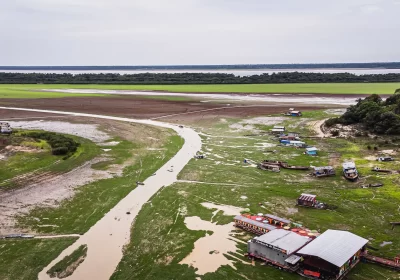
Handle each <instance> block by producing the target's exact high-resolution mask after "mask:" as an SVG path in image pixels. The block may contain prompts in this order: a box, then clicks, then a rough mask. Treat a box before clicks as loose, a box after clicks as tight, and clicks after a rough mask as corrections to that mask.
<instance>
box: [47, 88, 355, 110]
mask: <svg viewBox="0 0 400 280" xmlns="http://www.w3.org/2000/svg"><path fill="white" fill-rule="evenodd" d="M43 91H47V92H63V93H74V94H76V93H84V94H92V93H93V94H110V95H136V96H177V97H191V98H202V99H211V100H214V101H215V100H223V101H229V100H231V101H244V102H249V101H250V102H281V103H305V104H337V105H344V106H349V105H353V104H354V103H356V100H357V98H358V96H356V97H354V96H353V97H348V96H345V95H339V96H337V97H335V96H329V95H323V94H322V95H317V94H287V93H284V94H279V93H276V94H224V93H218V94H217V93H178V92H156V91H147V92H146V91H129V90H96V89H43Z"/></svg>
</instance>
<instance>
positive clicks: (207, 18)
mask: <svg viewBox="0 0 400 280" xmlns="http://www.w3.org/2000/svg"><path fill="white" fill-rule="evenodd" d="M398 3H399V1H398V0H335V1H320V0H304V1H298V0H284V1H269V0H251V1H242V0H230V1H227V0H169V1H165V0H135V1H132V0H114V1H109V0H57V1H54V0H18V1H10V0H6V3H5V4H4V5H3V4H2V9H1V10H0V36H1V37H2V38H3V40H2V44H0V64H2V65H144V64H234V63H301V62H353V61H398V60H399V57H400V52H399V51H398V45H399V43H400V39H399V37H398V36H397V34H396V32H398V30H399V29H400V23H399V21H398V20H397V18H398V13H399V12H400V11H399V10H400V5H398Z"/></svg>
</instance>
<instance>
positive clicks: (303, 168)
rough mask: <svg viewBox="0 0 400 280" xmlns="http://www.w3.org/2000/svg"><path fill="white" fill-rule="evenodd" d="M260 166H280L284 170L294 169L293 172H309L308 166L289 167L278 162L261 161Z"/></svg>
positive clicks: (283, 162)
mask: <svg viewBox="0 0 400 280" xmlns="http://www.w3.org/2000/svg"><path fill="white" fill-rule="evenodd" d="M262 164H267V165H275V166H280V167H282V168H285V169H295V170H309V169H310V167H308V166H296V165H289V164H288V163H287V162H285V161H278V160H268V159H266V160H263V161H262Z"/></svg>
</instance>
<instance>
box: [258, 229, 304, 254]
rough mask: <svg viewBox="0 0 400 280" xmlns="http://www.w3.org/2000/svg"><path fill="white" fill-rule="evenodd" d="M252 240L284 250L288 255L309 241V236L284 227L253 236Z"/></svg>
mask: <svg viewBox="0 0 400 280" xmlns="http://www.w3.org/2000/svg"><path fill="white" fill-rule="evenodd" d="M253 240H254V241H255V242H257V243H261V244H262V243H264V244H267V245H270V246H274V247H276V248H279V249H281V250H285V251H286V254H288V255H290V254H291V253H293V252H295V251H297V250H298V249H299V248H301V247H302V246H304V245H305V244H307V242H310V240H311V238H309V237H306V236H301V235H299V234H297V233H294V232H291V231H287V230H284V229H276V230H272V231H270V232H268V233H266V234H264V235H261V236H258V237H255V238H254V239H253Z"/></svg>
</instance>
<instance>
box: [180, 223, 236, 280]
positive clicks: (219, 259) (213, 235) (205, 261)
mask: <svg viewBox="0 0 400 280" xmlns="http://www.w3.org/2000/svg"><path fill="white" fill-rule="evenodd" d="M185 224H186V227H187V228H188V229H190V230H207V231H210V233H207V234H206V236H205V237H202V238H200V239H198V240H197V241H196V242H195V243H194V249H193V251H192V252H191V253H190V254H189V255H188V256H187V257H185V258H184V259H183V260H182V261H181V262H179V264H187V265H189V266H192V267H194V268H195V269H197V271H196V274H198V275H204V274H206V273H209V272H215V271H217V270H218V268H219V267H221V266H223V265H229V266H231V267H232V268H234V269H235V266H234V265H233V263H234V261H232V260H228V259H227V258H226V257H225V256H224V254H227V253H228V252H236V251H237V247H236V241H234V240H231V239H229V238H232V237H230V235H229V234H230V233H231V231H232V230H234V229H235V227H234V226H233V225H234V223H229V224H227V225H216V223H212V222H209V221H203V220H202V219H200V218H199V217H186V218H185Z"/></svg>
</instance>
